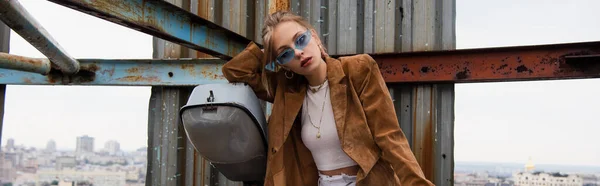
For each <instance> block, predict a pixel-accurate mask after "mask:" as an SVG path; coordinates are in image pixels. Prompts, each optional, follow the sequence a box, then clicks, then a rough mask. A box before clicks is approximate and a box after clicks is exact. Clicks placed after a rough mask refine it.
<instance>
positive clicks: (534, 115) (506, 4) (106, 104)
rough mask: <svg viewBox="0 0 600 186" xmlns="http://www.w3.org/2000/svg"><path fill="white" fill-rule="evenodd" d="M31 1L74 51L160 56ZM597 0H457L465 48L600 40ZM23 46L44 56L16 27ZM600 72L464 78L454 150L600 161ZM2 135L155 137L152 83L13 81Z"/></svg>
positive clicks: (464, 156) (135, 141) (540, 160)
mask: <svg viewBox="0 0 600 186" xmlns="http://www.w3.org/2000/svg"><path fill="white" fill-rule="evenodd" d="M21 3H22V4H23V6H25V8H26V9H27V10H28V11H29V12H30V13H31V14H32V15H33V17H34V18H36V19H37V20H38V21H39V22H40V23H41V24H42V25H43V26H44V27H45V28H46V29H47V30H48V32H49V33H50V34H51V35H52V36H53V37H54V38H55V39H56V40H57V41H58V42H59V43H60V44H61V45H62V46H63V48H64V49H65V50H66V51H68V53H69V54H70V55H72V56H73V57H75V58H109V59H117V58H130V59H135V58H151V57H152V38H151V37H150V36H148V35H146V34H143V33H141V32H137V31H134V30H131V29H128V28H125V27H122V26H119V25H115V24H112V23H109V22H106V21H104V20H101V19H98V18H95V17H91V16H88V15H86V14H82V13H79V12H77V11H73V10H71V9H68V8H65V7H62V6H58V5H55V4H53V3H49V2H46V1H37V0H21ZM595 7H600V1H596V0H569V1H565V0H529V1H522V0H502V1H481V0H456V12H457V15H456V44H457V48H458V49H464V48H487V47H500V46H516V45H537V44H552V43H568V42H585V41H600V34H597V33H600V21H597V18H598V17H600V12H598V11H595ZM11 34H12V35H11V51H10V53H12V54H16V55H24V56H29V57H44V56H43V55H42V54H41V53H39V52H38V51H37V50H36V49H35V48H33V47H31V46H30V45H29V44H28V43H27V42H25V41H24V40H23V39H22V38H20V36H18V35H17V34H15V33H14V32H13V33H11ZM599 84H600V79H587V80H561V81H528V82H510V83H471V84H457V85H456V98H455V99H456V100H455V101H456V102H455V113H456V115H455V117H456V119H455V134H454V135H455V142H454V143H455V160H456V161H481V162H516V163H521V162H522V163H525V162H526V161H527V160H528V158H529V157H532V158H533V160H534V162H535V163H537V164H562V165H594V166H600V145H597V144H599V143H600V135H597V133H598V131H600V122H599V121H597V120H596V118H595V117H596V116H597V115H598V114H600V110H599V109H597V106H596V105H600V97H598V96H594V95H600V86H598V85H599ZM6 94H7V95H6V106H5V110H6V113H5V116H4V126H3V129H2V133H3V134H2V143H3V144H5V143H6V140H7V139H8V138H14V139H15V142H16V144H24V145H26V146H34V147H39V148H43V147H45V145H46V143H47V141H48V140H50V139H53V140H55V141H56V144H57V146H58V148H59V149H61V148H62V149H72V148H74V146H75V139H76V136H81V135H89V136H92V137H95V138H96V141H95V146H96V149H100V148H102V147H103V146H104V143H105V142H106V141H108V140H117V141H119V142H120V143H121V148H122V149H125V150H135V149H137V148H140V147H143V146H146V144H147V117H148V116H147V111H148V99H149V97H150V88H149V87H109V86H94V87H92V86H12V85H9V86H8V88H7V93H6Z"/></svg>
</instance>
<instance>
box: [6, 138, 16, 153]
mask: <svg viewBox="0 0 600 186" xmlns="http://www.w3.org/2000/svg"><path fill="white" fill-rule="evenodd" d="M12 149H15V140H14V139H12V138H9V139H8V140H7V141H6V150H7V151H11V150H12Z"/></svg>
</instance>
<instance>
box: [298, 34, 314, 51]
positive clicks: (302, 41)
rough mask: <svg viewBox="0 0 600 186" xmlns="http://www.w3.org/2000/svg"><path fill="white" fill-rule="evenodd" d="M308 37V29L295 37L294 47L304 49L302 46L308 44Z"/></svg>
mask: <svg viewBox="0 0 600 186" xmlns="http://www.w3.org/2000/svg"><path fill="white" fill-rule="evenodd" d="M310 37H311V34H310V30H307V31H306V32H305V33H304V34H302V35H301V36H300V37H298V38H297V39H296V43H295V44H296V48H297V49H300V50H302V49H304V47H306V45H308V42H310Z"/></svg>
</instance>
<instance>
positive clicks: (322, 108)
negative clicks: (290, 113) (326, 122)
mask: <svg viewBox="0 0 600 186" xmlns="http://www.w3.org/2000/svg"><path fill="white" fill-rule="evenodd" d="M327 93H329V89H325V98H324V99H323V104H322V106H321V119H319V126H318V127H317V126H316V125H315V124H314V123H313V122H312V118H311V117H310V113H309V112H308V99H307V98H305V99H304V102H305V103H306V107H307V108H305V110H306V115H308V120H309V121H310V124H311V125H312V126H313V127H315V128H316V129H317V138H321V122H322V121H323V115H325V114H323V111H324V110H325V101H327Z"/></svg>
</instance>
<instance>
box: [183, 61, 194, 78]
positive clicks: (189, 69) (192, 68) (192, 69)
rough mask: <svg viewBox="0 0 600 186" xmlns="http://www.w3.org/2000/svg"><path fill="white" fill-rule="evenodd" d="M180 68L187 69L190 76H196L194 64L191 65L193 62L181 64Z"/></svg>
mask: <svg viewBox="0 0 600 186" xmlns="http://www.w3.org/2000/svg"><path fill="white" fill-rule="evenodd" d="M181 70H185V71H187V72H188V74H190V76H192V77H195V76H196V68H195V65H193V64H182V65H181Z"/></svg>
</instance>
